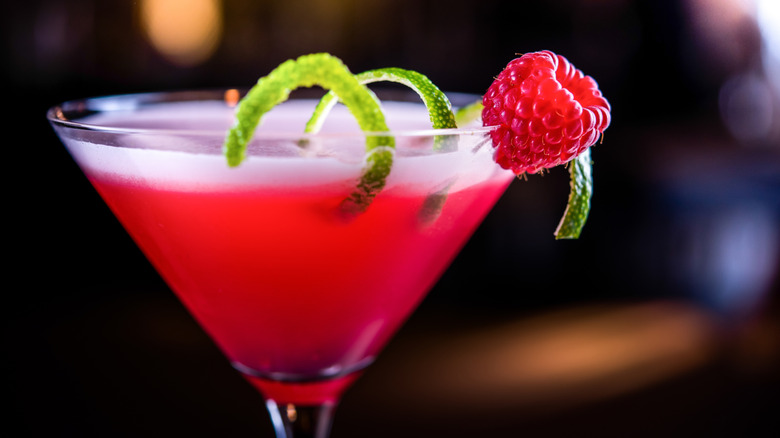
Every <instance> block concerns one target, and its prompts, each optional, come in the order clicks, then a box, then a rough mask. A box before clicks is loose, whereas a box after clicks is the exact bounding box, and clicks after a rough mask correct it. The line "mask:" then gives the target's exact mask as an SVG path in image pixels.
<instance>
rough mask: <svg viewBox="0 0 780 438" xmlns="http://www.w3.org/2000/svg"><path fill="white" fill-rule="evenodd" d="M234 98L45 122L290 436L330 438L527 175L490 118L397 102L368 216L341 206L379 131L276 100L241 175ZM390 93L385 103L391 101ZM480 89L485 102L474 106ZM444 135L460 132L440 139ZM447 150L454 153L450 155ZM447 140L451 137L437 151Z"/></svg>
mask: <svg viewBox="0 0 780 438" xmlns="http://www.w3.org/2000/svg"><path fill="white" fill-rule="evenodd" d="M228 95H229V93H227V94H226V93H225V92H223V91H213V92H211V91H203V92H173V93H150V94H139V95H124V96H111V97H101V98H93V99H85V100H79V101H72V102H67V103H64V104H62V105H59V106H56V107H53V108H52V109H50V110H49V112H48V119H49V121H50V123H51V124H52V126H53V127H54V129H55V131H56V132H57V134H58V136H59V137H60V139H61V140H62V142H63V143H64V144H65V146H66V147H67V149H68V151H69V152H70V154H71V156H72V157H73V159H74V160H75V161H76V163H77V164H78V165H79V167H80V168H81V170H82V171H83V172H84V174H85V175H86V177H87V178H88V179H89V181H90V182H91V183H92V185H93V186H94V187H95V189H96V190H97V191H98V192H99V193H100V195H101V196H102V198H103V200H104V201H105V202H106V204H107V205H108V206H109V208H110V209H111V210H112V211H113V213H114V214H115V215H116V217H117V218H118V219H119V221H120V222H121V223H122V225H123V226H124V227H125V229H126V230H127V232H128V233H129V234H130V235H131V236H132V238H133V239H134V241H135V242H136V243H137V244H138V246H139V247H140V248H141V250H142V251H143V252H144V254H145V255H146V257H147V258H148V259H149V261H150V262H151V263H152V264H153V265H154V267H155V268H156V269H157V270H158V272H159V273H160V275H161V276H162V277H163V279H164V280H165V281H166V283H167V284H168V285H169V286H170V288H171V289H172V290H173V292H174V293H175V294H176V295H177V296H178V298H179V299H180V300H181V302H182V303H183V304H184V306H185V307H186V308H187V309H188V310H189V312H190V313H191V314H192V315H193V316H194V318H195V319H196V320H197V321H198V323H199V324H200V325H201V326H202V327H203V329H204V330H205V331H206V332H207V333H208V334H209V335H210V337H211V338H212V339H213V340H214V342H215V343H216V344H217V345H218V346H219V348H220V349H221V351H222V352H224V354H225V356H226V357H227V359H228V360H229V361H230V363H231V364H232V366H233V367H234V368H235V369H236V370H238V371H239V372H240V373H241V374H242V375H243V376H244V377H245V378H246V380H248V381H249V383H251V384H252V385H254V386H255V387H256V388H257V389H258V390H259V392H260V393H261V394H262V396H263V397H264V399H265V401H266V405H267V407H268V411H269V413H270V416H271V420H272V422H273V425H274V428H275V431H276V434H277V436H278V437H280V438H284V437H286V438H291V437H296V438H301V437H310V436H311V437H319V438H325V437H327V436H328V434H329V431H330V425H331V422H332V416H333V411H334V408H335V407H336V405H337V404H338V401H339V399H340V397H341V394H342V393H343V391H344V390H346V389H347V388H348V387H349V386H350V384H351V383H352V382H354V381H355V379H357V378H358V377H359V376H360V374H361V372H362V371H363V370H364V369H365V368H366V367H367V366H369V365H370V364H371V362H372V361H373V360H374V359H375V358H376V357H377V355H378V354H379V353H380V351H381V349H382V347H383V346H384V345H385V344H386V343H387V342H388V340H389V339H390V338H391V336H392V335H393V334H394V333H395V332H396V330H397V329H398V328H399V326H400V325H401V324H402V323H403V322H404V320H406V318H407V317H408V316H409V314H410V313H411V312H412V311H413V310H414V309H415V307H416V306H417V305H418V304H419V302H420V301H421V300H422V299H423V297H424V296H425V294H426V293H427V291H428V290H429V289H430V288H431V287H432V286H433V284H434V283H435V282H436V280H437V279H438V278H439V276H440V275H441V273H442V272H443V271H444V270H445V269H446V268H447V266H448V265H449V263H450V262H451V261H452V259H453V258H454V257H455V255H456V254H457V253H458V251H459V250H460V249H461V247H462V246H463V245H464V244H465V242H466V241H467V240H468V238H469V237H470V236H471V234H472V233H473V231H474V230H475V229H476V228H477V226H478V225H479V224H480V222H481V221H482V219H483V218H484V217H485V215H486V214H487V213H488V211H489V210H490V209H491V208H492V206H493V205H494V203H495V202H496V200H497V199H498V198H499V197H500V196H501V194H502V193H503V192H504V190H505V189H506V187H507V186H508V185H509V183H510V182H511V180H512V179H513V174H512V173H511V172H508V171H505V170H502V169H500V167H499V166H498V165H496V164H495V162H494V161H493V160H492V148H491V147H490V144H489V136H488V133H489V128H483V127H481V126H476V125H475V126H472V127H465V128H459V129H450V130H432V129H430V122H429V120H428V115H427V110H426V109H425V107H424V106H423V105H422V104H418V103H409V102H403V101H391V100H385V99H384V98H383V107H384V111H385V113H386V117H387V121H388V125H389V126H390V129H391V132H387V133H372V134H370V135H392V136H393V137H394V138H395V143H396V152H395V159H394V163H393V167H392V171H391V173H390V175H389V177H388V179H387V182H386V186H385V187H384V189H383V190H382V191H381V192H380V193H379V194H378V195H377V196H376V198H375V199H374V200H373V202H372V203H371V205H370V206H369V207H368V209H367V210H366V211H365V212H363V213H361V214H359V215H357V216H346V215H344V214H343V213H341V210H340V209H339V206H340V205H341V202H342V201H343V200H344V199H345V198H347V197H348V196H349V194H350V193H351V192H352V191H353V190H354V189H355V184H356V181H358V179H359V177H360V175H361V172H362V170H363V166H364V155H365V142H366V135H367V134H365V133H363V132H361V131H360V129H359V127H358V126H357V124H356V123H355V122H354V120H353V118H352V116H351V115H350V114H349V112H348V111H347V110H346V109H345V108H344V107H342V106H338V107H336V108H335V109H334V111H333V112H332V113H331V114H330V115H329V116H328V120H327V121H326V123H325V126H324V127H323V129H322V130H321V131H320V132H319V133H318V134H313V135H312V134H308V135H305V134H302V132H303V129H304V125H305V122H306V120H307V119H308V117H309V116H310V115H311V114H312V111H313V108H314V105H315V104H316V101H315V100H305V99H301V100H298V99H295V100H290V101H288V102H286V103H283V104H282V105H280V106H278V107H276V108H275V109H273V110H272V111H271V112H269V113H268V114H267V115H266V117H265V118H264V122H263V124H262V125H261V126H260V127H259V128H258V131H257V133H256V135H255V137H254V139H253V140H252V142H251V143H250V144H249V146H248V158H247V160H245V161H244V162H243V163H242V164H241V165H240V166H239V167H237V168H231V167H229V166H228V165H227V163H226V160H225V157H224V156H223V153H222V144H223V142H224V139H225V135H226V132H227V130H228V129H229V128H230V126H231V125H232V123H233V117H234V116H233V114H234V108H233V107H232V106H231V104H230V103H231V100H230V99H226V98H225V96H228ZM380 97H381V95H380ZM474 98H475V97H474V96H472V99H474ZM442 140H445V141H442ZM442 144H444V145H447V147H446V148H442V147H439V146H440V145H442ZM437 145H439V146H437Z"/></svg>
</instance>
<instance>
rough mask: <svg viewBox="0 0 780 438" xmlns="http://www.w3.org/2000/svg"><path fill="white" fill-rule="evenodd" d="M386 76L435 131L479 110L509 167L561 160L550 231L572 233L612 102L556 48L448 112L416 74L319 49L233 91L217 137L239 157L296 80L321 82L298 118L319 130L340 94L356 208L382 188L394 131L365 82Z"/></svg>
mask: <svg viewBox="0 0 780 438" xmlns="http://www.w3.org/2000/svg"><path fill="white" fill-rule="evenodd" d="M379 81H390V82H397V83H401V84H404V85H406V86H408V87H410V88H412V89H413V90H414V91H415V92H417V94H418V95H419V96H420V97H421V98H422V100H423V102H424V103H425V105H426V107H427V108H428V112H429V117H430V119H431V123H432V125H433V128H434V129H448V128H456V127H457V125H458V124H466V123H469V122H470V121H472V120H474V119H476V118H477V117H479V114H480V113H481V115H482V122H483V125H484V126H494V127H495V129H493V130H492V131H491V132H490V137H491V140H492V143H493V147H494V148H495V153H494V159H495V161H496V162H497V163H498V164H499V165H500V166H501V167H503V168H505V169H511V170H512V171H513V172H514V173H515V174H517V175H521V174H525V173H538V172H540V171H542V170H543V169H548V168H551V167H555V166H558V165H561V164H567V163H570V162H571V163H570V164H568V167H569V173H570V177H571V192H570V195H569V200H568V203H567V207H566V211H565V212H564V216H563V218H562V219H561V222H560V223H559V225H558V228H557V229H556V231H555V236H556V238H557V239H567V238H578V237H579V235H580V232H581V231H582V228H583V226H584V224H585V221H586V219H587V216H588V213H589V211H590V203H591V196H592V194H593V178H592V169H591V157H590V150H589V148H590V147H591V146H593V145H594V144H595V143H596V141H597V140H598V139H599V138H600V137H601V136H602V135H603V132H604V130H605V129H607V127H608V126H609V124H610V120H611V116H610V110H611V108H610V105H609V103H608V102H607V100H606V99H605V98H604V97H603V96H602V94H601V92H600V91H599V89H598V84H597V83H596V81H595V80H593V78H591V77H590V76H585V75H583V74H582V72H581V71H580V70H578V69H576V68H574V66H572V65H571V64H570V63H569V61H568V60H567V59H566V58H564V57H563V56H560V55H556V54H554V53H552V52H550V51H542V52H534V53H528V54H525V55H522V56H521V57H519V58H516V59H514V60H512V61H511V62H509V64H508V65H507V66H506V68H505V69H504V70H503V71H502V72H501V73H500V74H499V75H498V77H497V78H496V80H495V81H494V82H493V84H492V85H491V86H490V87H489V88H488V90H487V92H486V93H485V95H484V96H483V98H482V100H481V101H477V102H474V103H473V104H471V105H468V106H465V107H463V108H460V109H459V110H458V111H457V112H454V113H453V111H452V105H451V104H450V101H449V99H447V97H446V96H445V95H444V93H442V92H441V90H440V89H439V88H438V87H436V86H435V85H434V84H433V83H432V82H431V81H430V80H429V79H428V78H427V77H425V76H424V75H422V74H420V73H418V72H415V71H412V70H404V69H400V68H383V69H376V70H369V71H366V72H363V73H360V74H358V75H353V74H352V73H351V72H350V71H349V70H348V69H347V67H346V66H345V65H344V64H343V63H342V62H341V61H340V60H339V59H338V58H335V57H333V56H331V55H329V54H327V53H316V54H312V55H304V56H301V57H299V58H297V59H294V60H289V61H286V62H284V63H282V64H281V65H279V66H278V67H277V68H276V69H274V70H273V71H271V73H269V74H268V75H267V76H264V77H262V78H260V79H259V80H258V82H257V84H256V85H255V86H254V87H253V88H252V89H251V90H250V91H249V93H248V94H247V95H246V96H245V97H244V98H243V99H241V101H240V102H239V105H238V110H237V112H236V122H235V124H234V126H233V127H232V128H231V129H230V131H229V132H228V136H227V138H226V140H225V156H226V158H227V161H228V164H229V165H230V166H238V165H239V164H240V163H241V162H242V161H243V160H244V159H245V157H246V149H247V145H248V143H249V141H250V139H251V138H252V135H253V134H254V130H255V129H256V128H257V126H258V125H259V123H260V121H261V118H262V116H263V115H264V114H265V113H266V112H268V111H270V110H271V109H272V108H273V107H274V106H276V105H278V104H280V103H282V102H284V101H285V100H287V99H288V97H289V95H290V92H291V91H292V90H294V89H296V88H299V87H311V86H314V85H319V86H321V87H322V88H325V89H326V90H328V92H327V94H326V95H325V96H324V97H323V98H322V99H321V100H320V102H319V103H318V105H317V107H316V108H315V110H314V113H313V114H312V116H311V118H310V119H309V121H308V123H307V124H306V128H305V132H306V133H316V132H318V131H319V130H320V129H321V127H322V124H323V122H324V120H325V117H326V116H327V114H328V113H329V112H330V110H331V109H332V108H333V106H334V105H335V104H336V103H337V102H339V101H341V102H342V103H344V104H345V105H346V106H347V108H348V109H349V110H350V112H351V113H352V114H353V115H354V116H355V118H356V120H357V122H358V125H359V126H360V128H361V129H362V130H363V131H364V132H366V133H367V135H366V157H365V161H366V164H365V167H364V169H363V172H362V174H361V176H360V178H359V180H358V182H357V184H356V189H355V190H354V191H353V192H352V194H351V195H350V196H349V197H348V198H347V199H345V200H344V201H343V202H342V211H343V212H345V213H347V214H348V215H356V214H359V213H361V212H363V211H365V209H366V208H368V206H369V204H370V203H371V201H372V200H373V198H374V197H375V196H376V195H377V194H378V193H379V192H380V191H381V190H382V188H383V187H384V185H385V181H386V179H387V176H388V175H389V173H390V169H391V166H392V163H393V153H394V152H393V151H394V147H395V141H394V138H393V137H392V136H391V135H389V134H388V135H382V134H381V133H385V132H388V131H389V129H388V127H387V124H386V121H385V117H384V114H383V113H382V109H381V106H380V103H379V100H378V98H377V97H376V95H375V94H374V93H373V92H371V90H369V89H368V88H367V87H366V84H369V83H373V82H379ZM450 140H452V141H457V140H456V137H455V136H448V135H439V136H437V137H436V139H435V142H434V148H436V149H439V150H447V149H449V143H448V142H449V141H450ZM448 188H449V186H447V187H445V188H443V189H441V190H440V191H438V192H436V193H433V194H431V195H430V196H429V198H428V199H427V200H426V201H425V203H424V207H423V209H422V212H421V216H420V217H421V218H422V220H424V221H426V222H428V221H429V220H430V219H431V218H434V219H435V217H436V216H438V213H439V211H440V210H441V207H442V205H443V203H444V202H445V200H446V198H447V191H448Z"/></svg>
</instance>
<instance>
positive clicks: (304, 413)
mask: <svg viewBox="0 0 780 438" xmlns="http://www.w3.org/2000/svg"><path fill="white" fill-rule="evenodd" d="M265 405H266V407H267V408H268V412H269V413H270V414H271V421H272V422H273V424H274V430H275V431H276V438H328V437H329V436H330V426H331V424H332V423H333V412H334V411H335V410H336V406H335V405H334V404H332V403H323V404H320V405H313V406H300V405H294V404H292V403H288V404H282V405H277V404H276V402H274V401H273V400H268V401H266V403H265Z"/></svg>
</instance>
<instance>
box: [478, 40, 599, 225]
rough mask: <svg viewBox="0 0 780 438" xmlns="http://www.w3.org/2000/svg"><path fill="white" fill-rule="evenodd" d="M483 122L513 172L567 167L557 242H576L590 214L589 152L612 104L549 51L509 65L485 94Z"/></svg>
mask: <svg viewBox="0 0 780 438" xmlns="http://www.w3.org/2000/svg"><path fill="white" fill-rule="evenodd" d="M482 104H483V106H484V108H483V110H482V122H483V124H484V125H485V126H497V128H496V129H495V130H494V131H492V132H491V138H492V140H493V147H494V148H495V149H496V150H495V155H494V158H495V160H496V162H497V163H498V164H499V165H500V166H501V167H503V168H505V169H511V170H512V171H513V172H514V173H515V174H518V175H520V174H524V173H537V172H540V171H541V170H543V169H546V168H551V167H554V166H558V165H560V164H565V163H568V162H569V161H571V160H573V159H574V158H576V157H578V156H579V157H582V158H580V159H577V160H576V162H574V163H573V164H571V165H570V166H569V171H570V174H571V195H570V196H569V202H568V205H567V208H566V212H565V214H564V217H563V219H562V221H561V224H560V225H559V226H558V230H557V231H556V238H559V239H562V238H576V237H578V236H579V234H580V231H581V230H582V227H583V226H584V224H585V219H586V218H587V215H588V211H589V210H590V198H591V195H592V191H593V190H592V189H593V181H592V175H591V163H590V154H587V155H583V154H584V153H585V152H586V151H588V148H590V147H591V146H592V145H594V144H595V143H596V141H597V140H598V139H599V137H600V136H601V135H602V134H603V132H604V130H605V129H607V127H608V126H609V123H610V117H611V116H610V110H611V108H610V105H609V103H608V102H607V100H606V99H605V98H604V97H603V96H602V94H601V91H599V89H598V84H597V83H596V81H595V80H593V78H591V77H590V76H585V75H583V74H582V72H581V71H580V70H578V69H576V68H574V66H572V65H571V63H569V61H568V60H567V59H566V58H564V57H563V56H560V55H556V54H555V53H552V52H550V51H542V52H534V53H527V54H525V55H522V56H521V57H519V58H516V59H514V60H512V61H510V62H509V64H507V66H506V68H505V69H504V70H503V71H502V72H501V73H500V74H499V75H498V77H497V78H496V80H495V81H494V82H493V84H492V85H491V86H490V87H489V88H488V90H487V93H485V95H484V97H483V99H482Z"/></svg>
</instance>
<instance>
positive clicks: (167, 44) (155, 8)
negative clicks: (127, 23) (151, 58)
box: [140, 0, 223, 66]
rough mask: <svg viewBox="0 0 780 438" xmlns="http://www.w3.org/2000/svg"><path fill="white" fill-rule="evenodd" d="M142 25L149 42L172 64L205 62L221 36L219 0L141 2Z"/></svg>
mask: <svg viewBox="0 0 780 438" xmlns="http://www.w3.org/2000/svg"><path fill="white" fill-rule="evenodd" d="M140 10H141V14H140V15H141V24H142V26H143V29H144V31H145V33H146V36H147V37H148V38H149V41H150V42H151V43H152V45H153V46H154V47H155V49H157V50H158V51H159V52H160V54H162V55H163V56H164V57H165V58H166V59H168V60H169V61H171V62H173V63H174V64H178V65H182V66H191V65H196V64H199V63H201V62H203V61H205V60H206V59H208V58H209V57H210V56H211V55H212V54H213V52H214V50H215V49H216V48H217V45H218V43H219V41H220V37H221V35H222V28H223V24H222V2H221V1H220V0H142V1H141V2H140Z"/></svg>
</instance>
